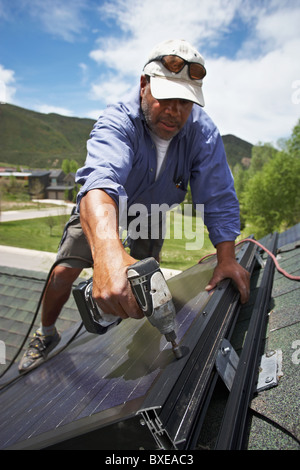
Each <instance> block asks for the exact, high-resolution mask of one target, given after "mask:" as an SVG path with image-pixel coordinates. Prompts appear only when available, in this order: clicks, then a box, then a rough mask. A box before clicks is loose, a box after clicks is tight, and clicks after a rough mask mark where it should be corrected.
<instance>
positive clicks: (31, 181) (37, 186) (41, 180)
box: [28, 170, 50, 199]
mask: <svg viewBox="0 0 300 470" xmlns="http://www.w3.org/2000/svg"><path fill="white" fill-rule="evenodd" d="M49 181H50V171H46V170H35V171H32V172H31V174H30V176H29V177H28V192H29V194H30V197H31V198H34V199H46V198H47V191H46V188H47V186H48V185H49Z"/></svg>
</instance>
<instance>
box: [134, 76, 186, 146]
mask: <svg viewBox="0 0 300 470" xmlns="http://www.w3.org/2000/svg"><path fill="white" fill-rule="evenodd" d="M141 107H142V111H143V113H144V116H145V119H146V122H147V124H148V127H149V128H150V129H151V131H152V132H154V133H155V134H156V135H157V136H158V137H160V138H161V139H164V140H170V139H171V138H172V137H174V136H175V135H176V134H178V132H179V131H180V130H181V129H182V128H183V126H184V125H185V123H186V121H187V119H188V117H189V115H190V113H191V111H192V107H193V103H192V102H191V101H187V100H182V99H167V100H157V99H155V98H154V97H153V96H152V94H151V90H150V83H149V82H148V81H147V80H146V77H145V76H142V77H141Z"/></svg>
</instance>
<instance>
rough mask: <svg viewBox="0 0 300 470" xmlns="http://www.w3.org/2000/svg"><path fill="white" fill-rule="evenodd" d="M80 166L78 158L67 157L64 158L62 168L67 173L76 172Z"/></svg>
mask: <svg viewBox="0 0 300 470" xmlns="http://www.w3.org/2000/svg"><path fill="white" fill-rule="evenodd" d="M78 168H79V165H78V163H77V162H76V160H68V159H65V160H63V162H62V164H61V169H62V170H63V172H64V173H66V175H67V174H68V173H76V171H77V170H78Z"/></svg>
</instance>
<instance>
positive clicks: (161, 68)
mask: <svg viewBox="0 0 300 470" xmlns="http://www.w3.org/2000/svg"><path fill="white" fill-rule="evenodd" d="M180 59H181V60H180ZM172 70H174V71H172ZM143 72H144V74H145V75H149V76H150V87H151V93H152V95H153V96H154V98H156V99H172V98H179V99H184V100H189V101H192V102H193V103H196V104H199V105H200V106H204V97H203V93H202V83H203V78H204V77H205V75H206V70H205V67H204V59H203V57H202V56H201V54H199V52H198V51H197V50H196V49H195V48H194V47H193V46H191V44H189V43H188V42H187V41H185V40H178V39H176V40H169V41H164V42H162V43H160V44H158V45H157V46H155V48H154V49H153V50H152V51H151V53H150V56H149V58H148V61H147V63H146V65H145V66H144V70H143Z"/></svg>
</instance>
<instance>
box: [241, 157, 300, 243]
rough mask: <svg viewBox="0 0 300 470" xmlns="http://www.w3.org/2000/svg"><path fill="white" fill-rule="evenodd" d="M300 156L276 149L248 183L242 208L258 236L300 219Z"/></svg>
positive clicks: (242, 199)
mask: <svg viewBox="0 0 300 470" xmlns="http://www.w3.org/2000/svg"><path fill="white" fill-rule="evenodd" d="M299 187H300V159H298V158H297V159H296V158H294V157H293V155H291V154H287V153H285V152H277V153H276V156H275V157H273V158H272V159H270V160H269V161H268V162H267V163H266V164H265V165H264V166H263V168H262V169H261V170H260V171H258V172H256V173H255V174H254V175H253V176H252V177H251V178H250V179H249V180H248V181H247V183H246V186H245V191H244V193H243V194H242V197H241V201H242V204H241V208H242V212H243V216H244V217H245V218H246V220H247V222H250V223H252V224H254V225H255V227H256V228H257V231H256V236H257V237H258V238H260V237H262V236H264V235H266V234H268V233H270V232H273V231H275V230H278V231H280V230H281V229H282V228H287V227H289V226H291V225H294V224H295V223H297V222H299V220H300V194H299Z"/></svg>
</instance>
